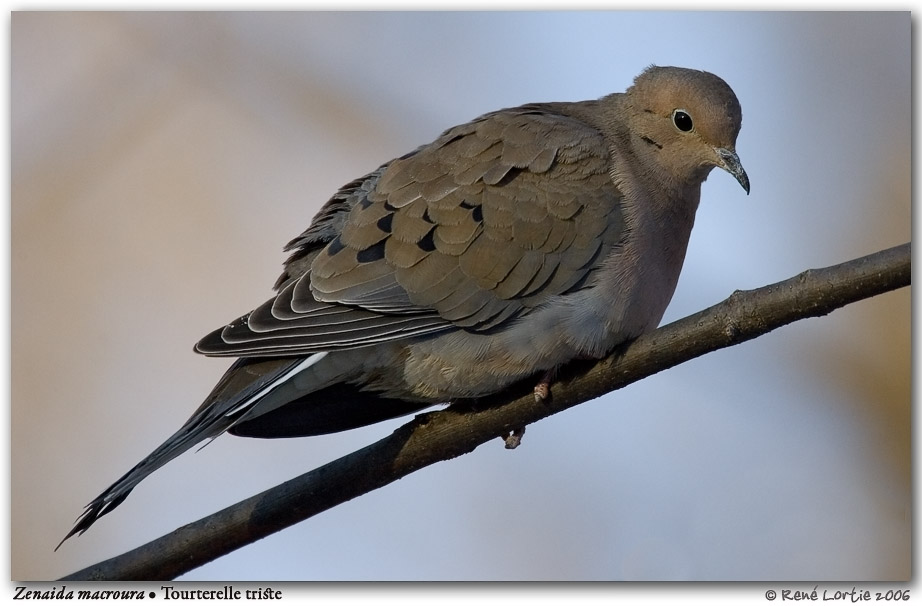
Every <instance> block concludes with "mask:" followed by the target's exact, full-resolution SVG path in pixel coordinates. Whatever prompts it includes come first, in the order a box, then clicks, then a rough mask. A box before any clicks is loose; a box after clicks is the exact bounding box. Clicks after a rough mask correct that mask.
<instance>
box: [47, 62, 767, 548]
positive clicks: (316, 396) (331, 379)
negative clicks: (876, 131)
mask: <svg viewBox="0 0 922 606" xmlns="http://www.w3.org/2000/svg"><path fill="white" fill-rule="evenodd" d="M741 121H742V112H741V109H740V104H739V102H738V101H737V98H736V95H734V93H733V91H732V90H731V89H730V87H729V86H728V85H727V84H726V83H725V82H724V81H723V80H721V79H720V78H718V77H717V76H715V75H713V74H710V73H708V72H703V71H696V70H691V69H682V68H676V67H650V68H648V69H647V70H645V71H644V72H643V73H641V74H640V75H639V76H638V77H637V78H636V79H635V80H634V84H633V86H631V87H630V88H629V89H628V90H627V92H625V93H615V94H611V95H608V96H606V97H602V98H601V99H599V100H597V101H582V102H577V103H534V104H529V105H523V106H521V107H515V108H511V109H503V110H500V111H496V112H493V113H489V114H486V115H484V116H481V117H479V118H477V119H475V120H473V121H471V122H468V123H466V124H462V125H460V126H455V127H453V128H450V129H448V130H447V131H445V132H444V133H443V134H442V135H441V136H440V137H439V138H437V139H436V140H435V141H433V142H432V143H429V144H428V145H423V146H422V147H420V148H418V149H416V150H415V151H412V152H410V153H408V154H406V155H404V156H401V157H400V158H397V159H395V160H392V161H390V162H388V163H386V164H384V165H383V166H381V167H379V168H377V169H376V170H374V171H372V172H370V173H368V174H367V175H365V176H363V177H359V178H358V179H355V180H354V181H351V182H350V183H347V184H346V185H345V186H343V187H342V188H341V189H340V190H339V191H338V192H336V194H335V195H334V196H333V197H332V198H331V199H330V200H329V201H328V202H327V203H326V205H325V206H323V208H321V210H320V212H319V213H318V214H317V216H316V217H315V218H314V220H313V222H312V223H311V225H310V227H308V228H307V230H306V231H305V232H304V233H302V234H301V235H300V236H298V237H297V238H295V239H294V240H293V241H292V242H291V243H289V244H288V247H287V249H286V250H290V251H292V254H291V257H290V258H289V259H288V261H287V262H286V264H285V267H284V271H283V272H282V275H281V277H279V279H278V281H277V282H276V284H275V287H276V290H277V294H276V295H275V296H274V297H273V298H272V299H270V300H269V301H267V302H265V303H263V304H262V305H260V306H259V307H257V308H256V309H255V310H253V311H251V312H250V313H248V314H246V315H243V316H241V317H240V318H238V319H236V320H234V321H233V322H231V323H230V324H228V325H226V326H224V327H222V328H220V329H218V330H216V331H214V332H213V333H211V334H209V335H208V336H206V337H205V338H203V339H202V340H201V341H199V342H198V344H197V345H196V346H195V350H196V351H197V352H199V353H202V354H205V355H209V356H228V357H234V358H238V359H237V360H236V361H235V362H234V363H233V364H232V365H231V367H230V369H229V370H228V371H227V373H226V374H225V375H224V376H223V377H222V378H221V380H220V381H219V382H218V384H217V386H216V387H215V388H214V390H213V391H212V392H211V394H210V395H209V396H208V397H207V398H206V399H205V402H204V403H203V404H202V405H201V406H200V407H199V408H198V410H196V411H195V413H194V414H193V415H192V417H191V418H190V419H189V420H188V421H186V423H185V424H184V425H183V426H182V427H181V428H180V429H179V431H177V432H176V433H175V434H173V435H172V436H170V437H169V438H168V439H167V440H166V442H164V443H163V444H162V445H161V446H160V447H158V448H157V449H156V450H154V452H153V453H151V454H150V455H149V456H148V457H147V458H145V459H144V460H142V461H141V462H140V463H138V464H137V465H136V466H135V467H134V468H133V469H131V471H129V472H128V473H127V474H125V475H124V476H122V478H121V479H119V480H118V481H117V482H115V483H114V484H113V485H112V486H110V487H109V488H108V489H106V490H105V491H104V492H103V493H102V494H101V495H99V496H98V497H97V498H96V499H94V500H93V501H92V502H91V503H90V504H89V505H88V506H87V508H86V510H85V511H84V513H83V514H82V515H81V516H80V517H79V518H78V520H77V522H76V524H75V526H74V527H73V529H72V530H71V531H70V532H69V533H68V535H67V537H65V539H64V540H66V539H67V538H69V537H71V536H73V535H74V534H77V533H81V534H82V533H83V532H84V531H86V530H87V529H88V528H89V527H90V526H91V525H92V524H93V523H94V522H95V521H96V520H98V519H99V518H100V517H101V516H103V515H105V514H107V513H109V512H110V511H112V510H113V509H114V508H115V507H116V506H118V505H119V504H120V503H121V502H122V501H123V500H124V499H125V497H127V496H128V493H129V492H131V490H132V489H133V488H134V487H135V486H136V485H137V484H138V482H140V481H141V480H143V479H144V478H145V477H147V475H148V474H150V473H151V472H153V471H155V470H156V469H158V468H159V467H160V466H162V465H164V464H165V463H166V462H168V461H170V460H171V459H173V458H174V457H176V456H178V455H179V454H181V453H183V452H185V451H186V450H188V449H189V448H191V447H192V446H194V445H196V444H198V443H200V442H202V441H203V440H207V439H211V438H215V437H217V436H219V435H220V434H222V433H224V432H229V433H232V434H235V435H239V436H253V437H264V438H276V437H294V436H310V435H319V434H325V433H330V432H336V431H343V430H346V429H351V428H355V427H360V426H362V425H367V424H371V423H375V422H377V421H381V420H383V419H387V418H392V417H395V416H399V415H405V414H409V413H412V412H414V411H417V410H420V409H423V408H426V407H428V406H431V405H433V404H438V403H446V402H451V401H453V400H458V399H463V398H472V397H478V396H483V395H485V394H490V393H494V392H497V391H499V390H502V389H503V388H505V387H507V386H508V385H510V384H511V383H513V382H516V381H519V380H523V379H528V378H533V380H535V382H536V383H537V386H536V388H535V392H536V396H537V397H541V396H544V395H545V394H546V390H547V383H548V382H549V381H550V380H551V378H552V376H553V372H554V370H555V369H556V368H557V367H559V366H560V365H561V364H564V363H565V362H567V361H570V360H573V359H577V358H581V359H586V358H600V357H603V356H604V355H605V354H606V353H608V352H610V351H611V350H612V349H613V348H614V347H615V346H616V345H618V344H620V343H622V342H624V341H626V340H629V339H632V338H635V337H637V336H638V335H640V334H641V333H643V332H644V331H648V330H652V329H653V328H655V327H656V326H657V324H658V323H659V321H660V320H661V319H662V316H663V313H664V312H665V310H666V306H667V305H668V304H669V301H670V299H671V298H672V294H673V292H674V290H675V287H676V282H677V281H678V278H679V272H680V271H681V269H682V263H683V261H684V258H685V251H686V248H687V245H688V240H689V236H690V234H691V229H692V224H693V223H694V219H695V211H696V210H697V208H698V200H699V197H700V192H701V183H702V182H703V181H704V180H705V179H706V178H707V176H708V173H710V172H711V169H712V168H714V167H718V168H722V169H724V170H726V171H727V172H729V173H730V174H731V175H733V176H734V177H735V178H736V180H737V181H739V183H740V185H742V186H743V189H745V190H746V192H747V193H748V192H749V179H748V177H747V176H746V172H745V171H744V170H743V167H742V165H741V164H740V160H739V157H738V156H737V154H736V151H735V144H736V137H737V134H738V133H739V130H740V124H741ZM62 543H63V541H62Z"/></svg>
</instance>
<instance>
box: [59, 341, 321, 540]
mask: <svg viewBox="0 0 922 606" xmlns="http://www.w3.org/2000/svg"><path fill="white" fill-rule="evenodd" d="M322 357H323V356H322V355H320V354H314V356H310V357H308V358H306V359H298V358H292V359H287V360H279V359H275V360H254V359H245V358H244V359H240V360H237V361H236V362H235V363H234V364H233V365H231V367H230V368H229V369H228V370H227V372H226V373H225V374H224V376H223V377H222V378H221V380H220V381H219V382H218V384H217V385H216V386H215V388H214V390H213V391H212V392H211V395H209V396H208V398H206V399H205V402H204V403H203V404H202V405H201V406H200V407H199V408H198V410H196V411H195V412H194V413H193V414H192V416H191V417H190V418H189V420H188V421H186V422H185V423H184V424H183V426H182V427H180V428H179V430H178V431H177V432H176V433H174V434H173V435H172V436H170V437H169V438H167V440H166V441H165V442H164V443H163V444H161V445H160V446H158V447H157V448H156V449H155V450H154V451H153V452H152V453H150V454H149V455H147V457H145V458H144V459H143V460H142V461H141V462H140V463H138V464H137V465H135V466H134V467H133V468H131V470H130V471H129V472H128V473H126V474H125V475H123V476H122V477H121V478H119V479H118V481H116V482H115V483H114V484H112V486H109V488H107V489H106V490H104V491H103V492H102V494H100V495H99V496H98V497H96V498H95V499H93V500H92V501H90V503H89V504H88V505H87V506H86V509H85V510H84V511H83V513H82V514H80V516H79V517H78V518H77V521H76V522H75V523H74V527H73V528H72V529H71V530H70V532H68V533H67V536H65V537H64V538H63V539H61V542H60V543H58V546H57V547H55V548H54V549H55V551H57V550H58V548H59V547H61V545H63V544H64V541H66V540H67V539H69V538H70V537H72V536H74V535H81V534H83V533H84V532H86V530H87V529H88V528H89V527H90V526H92V525H93V524H94V523H95V522H96V520H98V519H99V518H101V517H102V516H104V515H106V514H107V513H109V512H110V511H112V510H113V509H115V508H116V507H118V506H119V505H120V504H121V503H122V501H124V500H125V497H127V496H128V493H130V492H131V491H132V490H133V489H134V487H135V486H137V485H138V483H140V482H141V480H143V479H144V478H146V477H147V476H149V475H150V474H152V473H153V472H155V471H157V470H158V469H160V468H161V467H163V466H164V465H166V464H167V463H169V462H170V461H172V460H173V459H175V458H176V457H178V456H179V455H181V454H182V453H184V452H186V451H187V450H189V449H190V448H192V447H193V446H195V445H196V444H198V443H199V442H202V441H203V440H207V439H214V438H216V437H218V436H220V435H221V434H222V433H224V432H225V431H227V430H228V429H229V428H230V427H231V426H233V425H234V424H235V423H237V422H239V421H241V420H245V419H246V418H247V417H248V415H249V414H250V413H251V412H252V410H253V408H254V407H256V405H257V404H259V403H261V402H262V401H263V399H264V398H265V397H266V396H268V395H269V393H270V392H273V391H274V390H276V389H277V388H278V387H279V386H281V385H282V384H283V383H285V382H286V381H287V380H288V379H290V378H291V377H292V376H294V375H295V374H297V372H299V371H300V370H303V369H304V368H305V367H306V366H307V365H309V364H310V363H312V362H314V361H316V360H319V359H321V358H322Z"/></svg>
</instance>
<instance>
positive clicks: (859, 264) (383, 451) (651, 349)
mask: <svg viewBox="0 0 922 606" xmlns="http://www.w3.org/2000/svg"><path fill="white" fill-rule="evenodd" d="M910 256H911V244H910V243H906V244H903V245H901V246H896V247H894V248H890V249H888V250H884V251H881V252H878V253H875V254H872V255H868V256H866V257H862V258H860V259H855V260H853V261H849V262H846V263H842V264H840V265H835V266H832V267H828V268H824V269H816V270H807V271H805V272H803V273H801V274H799V275H797V276H794V277H793V278H790V279H789V280H785V281H783V282H779V283H777V284H772V285H769V286H764V287H762V288H758V289H755V290H751V291H737V292H735V293H733V294H732V295H731V296H730V297H729V298H728V299H726V300H725V301H723V302H721V303H718V304H717V305H714V306H713V307H710V308H708V309H705V310H704V311H701V312H699V313H697V314H695V315H692V316H688V317H686V318H683V319H681V320H678V321H676V322H673V323H672V324H669V325H667V326H664V327H662V328H659V329H657V330H655V331H652V332H650V333H648V334H645V335H643V336H641V337H640V338H638V339H637V340H635V341H633V342H632V343H630V344H629V345H627V346H625V347H623V348H621V349H619V350H618V351H616V352H614V353H613V354H612V355H610V356H609V357H607V358H605V359H603V360H601V361H598V362H595V363H580V364H576V365H574V366H571V367H569V368H567V369H565V370H564V371H563V372H562V373H561V375H560V377H559V379H558V380H557V381H556V382H555V383H554V385H553V393H552V398H549V399H548V400H546V401H544V402H541V403H536V402H535V400H534V397H533V395H532V393H531V389H530V388H529V385H519V386H517V387H515V388H512V389H510V390H507V391H505V392H503V393H501V394H498V395H496V396H491V397H490V398H486V399H484V400H480V401H478V402H477V403H476V404H474V403H459V404H458V405H454V406H451V407H449V408H447V409H445V410H440V411H437V412H431V413H425V414H422V415H418V416H417V417H416V418H414V419H413V420H412V421H410V422H409V423H407V424H405V425H403V426H402V427H400V428H399V429H397V430H396V431H394V433H392V434H391V435H389V436H387V437H386V438H384V439H382V440H379V441H378V442H375V443H374V444H371V445H369V446H366V447H365V448H362V449H361V450H358V451H356V452H354V453H352V454H350V455H347V456H344V457H342V458H340V459H338V460H335V461H332V462H330V463H328V464H326V465H324V466H322V467H319V468H317V469H315V470H313V471H310V472H308V473H305V474H303V475H301V476H299V477H297V478H294V479H292V480H289V481H288V482H285V483H283V484H281V485H279V486H276V487H274V488H271V489H269V490H266V491H264V492H262V493H260V494H258V495H255V496H253V497H250V498H249V499H246V500H244V501H241V502H239V503H237V504H236V505H232V506H230V507H228V508H226V509H224V510H222V511H219V512H217V513H215V514H212V515H210V516H208V517H206V518H203V519H201V520H199V521H197V522H193V523H191V524H187V525H186V526H183V527H182V528H179V529H177V530H175V531H173V532H171V533H170V534H168V535H165V536H163V537H161V538H159V539H156V540H154V541H151V542H150V543H147V544H146V545H142V546H141V547H138V548H136V549H134V550H132V551H129V552H127V553H125V554H122V555H120V556H116V557H114V558H111V559H109V560H106V561H104V562H100V563H98V564H95V565H93V566H90V567H88V568H85V569H83V570H80V571H78V572H75V573H73V574H72V575H70V576H67V577H65V578H64V579H62V580H145V579H146V580H157V579H169V578H173V577H176V576H179V575H181V574H183V573H185V572H188V571H189V570H192V569H193V568H196V567H198V566H201V565H202V564H205V563H207V562H210V561H211V560H214V559H216V558H218V557H220V556H222V555H225V554H227V553H230V552H231V551H233V550H235V549H239V548H240V547H243V546H244V545H247V544H249V543H252V542H255V541H257V540H259V539H261V538H263V537H266V536H268V535H270V534H272V533H274V532H277V531H279V530H282V529H283V528H287V527H288V526H291V525H293V524H296V523H298V522H301V521H303V520H306V519H307V518H309V517H311V516H313V515H316V514H318V513H320V512H322V511H326V510H327V509H330V508H332V507H335V506H336V505H339V504H340V503H344V502H346V501H348V500H350V499H354V498H355V497H358V496H360V495H362V494H365V493H367V492H370V491H372V490H374V489H376V488H380V487H382V486H385V485H387V484H390V483H391V482H393V481H395V480H398V479H400V478H402V477H404V476H406V475H408V474H410V473H413V472H414V471H416V470H417V469H421V468H423V467H426V466H428V465H432V464H433V463H436V462H438V461H444V460H447V459H451V458H454V457H457V456H460V455H463V454H465V453H468V452H471V451H472V450H474V448H476V447H477V446H479V445H480V444H483V443H484V442H487V441H489V440H493V439H496V438H497V437H498V436H500V435H506V434H508V433H509V432H510V431H511V430H513V429H515V428H519V427H524V426H526V425H528V424H530V423H534V422H535V421H538V420H540V419H543V418H545V417H547V416H550V415H552V414H555V413H558V412H560V411H562V410H566V409H567V408H570V407H571V406H576V405H577V404H580V403H582V402H585V401H587V400H590V399H593V398H596V397H599V396H601V395H603V394H605V393H608V392H610V391H613V390H615V389H619V388H621V387H624V386H625V385H628V384H630V383H633V382H634V381H638V380H640V379H642V378H644V377H648V376H650V375H652V374H655V373H657V372H660V371H662V370H666V369H667V368H671V367H673V366H676V365H678V364H681V363H682V362H686V361H688V360H691V359H693V358H696V357H698V356H701V355H703V354H705V353H708V352H711V351H715V350H718V349H722V348H724V347H729V346H731V345H736V344H738V343H742V342H743V341H748V340H749V339H754V338H756V337H758V336H760V335H763V334H765V333H767V332H769V331H771V330H774V329H776V328H779V327H781V326H784V325H785V324H790V323H791V322H794V321H796V320H800V319H803V318H808V317H815V316H822V315H825V314H828V313H829V312H831V311H833V310H834V309H837V308H839V307H843V306H845V305H848V304H849V303H853V302H855V301H859V300H861V299H865V298H869V297H873V296H875V295H878V294H881V293H884V292H887V291H890V290H894V289H897V288H902V287H904V286H908V285H909V284H910V282H911V259H910Z"/></svg>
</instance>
